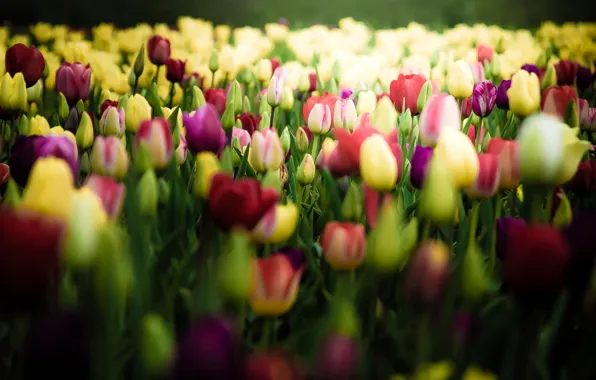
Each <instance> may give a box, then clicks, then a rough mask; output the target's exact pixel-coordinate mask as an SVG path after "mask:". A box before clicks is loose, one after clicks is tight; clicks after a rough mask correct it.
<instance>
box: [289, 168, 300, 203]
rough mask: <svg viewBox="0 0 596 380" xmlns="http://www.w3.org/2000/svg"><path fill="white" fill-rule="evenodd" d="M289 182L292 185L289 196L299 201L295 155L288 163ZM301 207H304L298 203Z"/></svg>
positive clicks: (293, 200)
mask: <svg viewBox="0 0 596 380" xmlns="http://www.w3.org/2000/svg"><path fill="white" fill-rule="evenodd" d="M288 184H289V187H290V194H289V197H290V199H291V200H292V202H294V203H296V202H298V190H297V186H296V164H295V163H294V157H290V163H289V164H288ZM298 207H299V209H301V208H302V207H301V206H300V205H298Z"/></svg>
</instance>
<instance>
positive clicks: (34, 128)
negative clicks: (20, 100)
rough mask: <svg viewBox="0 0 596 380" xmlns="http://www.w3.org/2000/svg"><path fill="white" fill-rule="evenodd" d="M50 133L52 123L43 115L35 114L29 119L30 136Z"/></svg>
mask: <svg viewBox="0 0 596 380" xmlns="http://www.w3.org/2000/svg"><path fill="white" fill-rule="evenodd" d="M49 133H50V124H49V123H48V120H47V119H46V118H45V117H43V116H41V115H35V116H33V117H32V118H31V119H30V120H29V131H28V133H27V135H28V136H45V135H47V134H49Z"/></svg>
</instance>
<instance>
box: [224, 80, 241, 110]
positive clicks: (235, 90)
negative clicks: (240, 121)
mask: <svg viewBox="0 0 596 380" xmlns="http://www.w3.org/2000/svg"><path fill="white" fill-rule="evenodd" d="M227 97H228V99H227V103H228V104H232V107H230V108H232V109H233V111H234V114H235V115H240V113H241V112H242V89H241V88H240V83H238V81H237V80H234V81H233V82H232V86H231V87H230V90H229V91H228V96H227Z"/></svg>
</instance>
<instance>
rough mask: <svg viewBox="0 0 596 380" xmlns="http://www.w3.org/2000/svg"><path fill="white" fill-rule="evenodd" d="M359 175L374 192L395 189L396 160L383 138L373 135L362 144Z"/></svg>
mask: <svg viewBox="0 0 596 380" xmlns="http://www.w3.org/2000/svg"><path fill="white" fill-rule="evenodd" d="M360 175H361V176H362V179H363V181H364V182H365V183H366V184H367V185H368V186H369V187H371V188H372V189H374V190H376V191H379V192H383V191H390V190H392V189H393V188H394V187H395V184H396V183H397V179H398V176H399V168H398V165H397V159H396V157H395V156H394V155H393V152H392V151H391V147H390V146H389V144H388V143H387V141H386V140H385V139H384V138H383V136H381V135H373V136H370V137H368V138H367V139H366V140H364V142H363V143H362V146H361V147H360Z"/></svg>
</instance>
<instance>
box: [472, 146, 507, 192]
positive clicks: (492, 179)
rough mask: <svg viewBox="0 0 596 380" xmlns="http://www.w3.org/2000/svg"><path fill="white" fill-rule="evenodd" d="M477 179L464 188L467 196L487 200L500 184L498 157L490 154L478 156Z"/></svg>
mask: <svg viewBox="0 0 596 380" xmlns="http://www.w3.org/2000/svg"><path fill="white" fill-rule="evenodd" d="M478 167H479V171H478V177H477V178H476V181H474V184H473V185H472V186H471V187H469V188H466V189H465V191H466V193H467V194H468V195H470V196H471V197H474V198H481V199H488V198H490V197H492V196H493V195H495V194H496V192H497V190H498V189H499V184H500V174H501V171H500V167H499V156H497V155H496V154H491V153H479V154H478Z"/></svg>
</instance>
